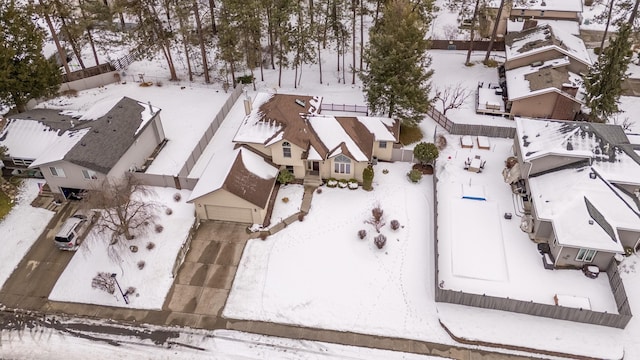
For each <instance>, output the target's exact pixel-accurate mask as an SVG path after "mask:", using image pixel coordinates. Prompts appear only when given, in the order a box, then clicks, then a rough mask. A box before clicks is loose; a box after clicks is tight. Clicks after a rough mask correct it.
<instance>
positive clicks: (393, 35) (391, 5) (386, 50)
mask: <svg viewBox="0 0 640 360" xmlns="http://www.w3.org/2000/svg"><path fill="white" fill-rule="evenodd" d="M427 28H428V17H425V16H422V15H421V14H420V13H419V12H418V11H413V7H412V5H411V3H410V2H409V1H407V0H391V1H389V2H388V3H387V4H386V5H385V8H384V12H383V15H382V18H381V19H380V20H379V21H378V23H377V25H376V26H374V27H373V28H372V29H371V30H370V31H369V45H368V46H367V48H366V50H365V61H366V62H367V63H368V65H369V66H368V68H366V69H364V70H363V72H362V73H360V79H361V80H362V83H363V86H364V92H365V94H366V98H367V103H368V104H369V107H370V108H371V110H372V111H373V112H374V113H378V114H382V113H386V114H388V115H389V116H390V117H395V118H398V119H400V120H401V121H402V122H403V124H405V125H408V126H415V125H417V124H418V123H420V121H422V118H423V117H424V113H425V112H426V111H427V109H428V108H429V106H430V103H431V100H430V99H429V90H430V87H431V86H430V83H429V79H430V78H431V75H432V74H433V70H429V66H430V65H431V58H430V57H429V56H428V54H427V46H428V41H427V40H426V39H425V38H424V36H425V34H426V30H427Z"/></svg>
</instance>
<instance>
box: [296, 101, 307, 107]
mask: <svg viewBox="0 0 640 360" xmlns="http://www.w3.org/2000/svg"><path fill="white" fill-rule="evenodd" d="M296 104H298V105H300V106H302V107H307V104H306V103H305V102H304V100H300V99H296Z"/></svg>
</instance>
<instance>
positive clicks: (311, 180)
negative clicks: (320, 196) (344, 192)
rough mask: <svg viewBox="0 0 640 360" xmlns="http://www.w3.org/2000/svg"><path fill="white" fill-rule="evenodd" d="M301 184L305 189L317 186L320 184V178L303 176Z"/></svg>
mask: <svg viewBox="0 0 640 360" xmlns="http://www.w3.org/2000/svg"><path fill="white" fill-rule="evenodd" d="M302 185H304V187H305V189H306V188H307V187H313V188H317V187H318V186H320V185H322V179H321V178H320V177H319V176H305V177H304V180H303V181H302Z"/></svg>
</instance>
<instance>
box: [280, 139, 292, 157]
mask: <svg viewBox="0 0 640 360" xmlns="http://www.w3.org/2000/svg"><path fill="white" fill-rule="evenodd" d="M282 156H283V157H286V158H290V157H291V144H290V143H289V142H288V141H285V142H283V143H282Z"/></svg>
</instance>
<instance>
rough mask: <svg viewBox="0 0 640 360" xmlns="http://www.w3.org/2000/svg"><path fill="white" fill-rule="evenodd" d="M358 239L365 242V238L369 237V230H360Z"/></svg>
mask: <svg viewBox="0 0 640 360" xmlns="http://www.w3.org/2000/svg"><path fill="white" fill-rule="evenodd" d="M358 237H359V238H360V240H363V239H364V238H365V237H367V230H359V231H358Z"/></svg>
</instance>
